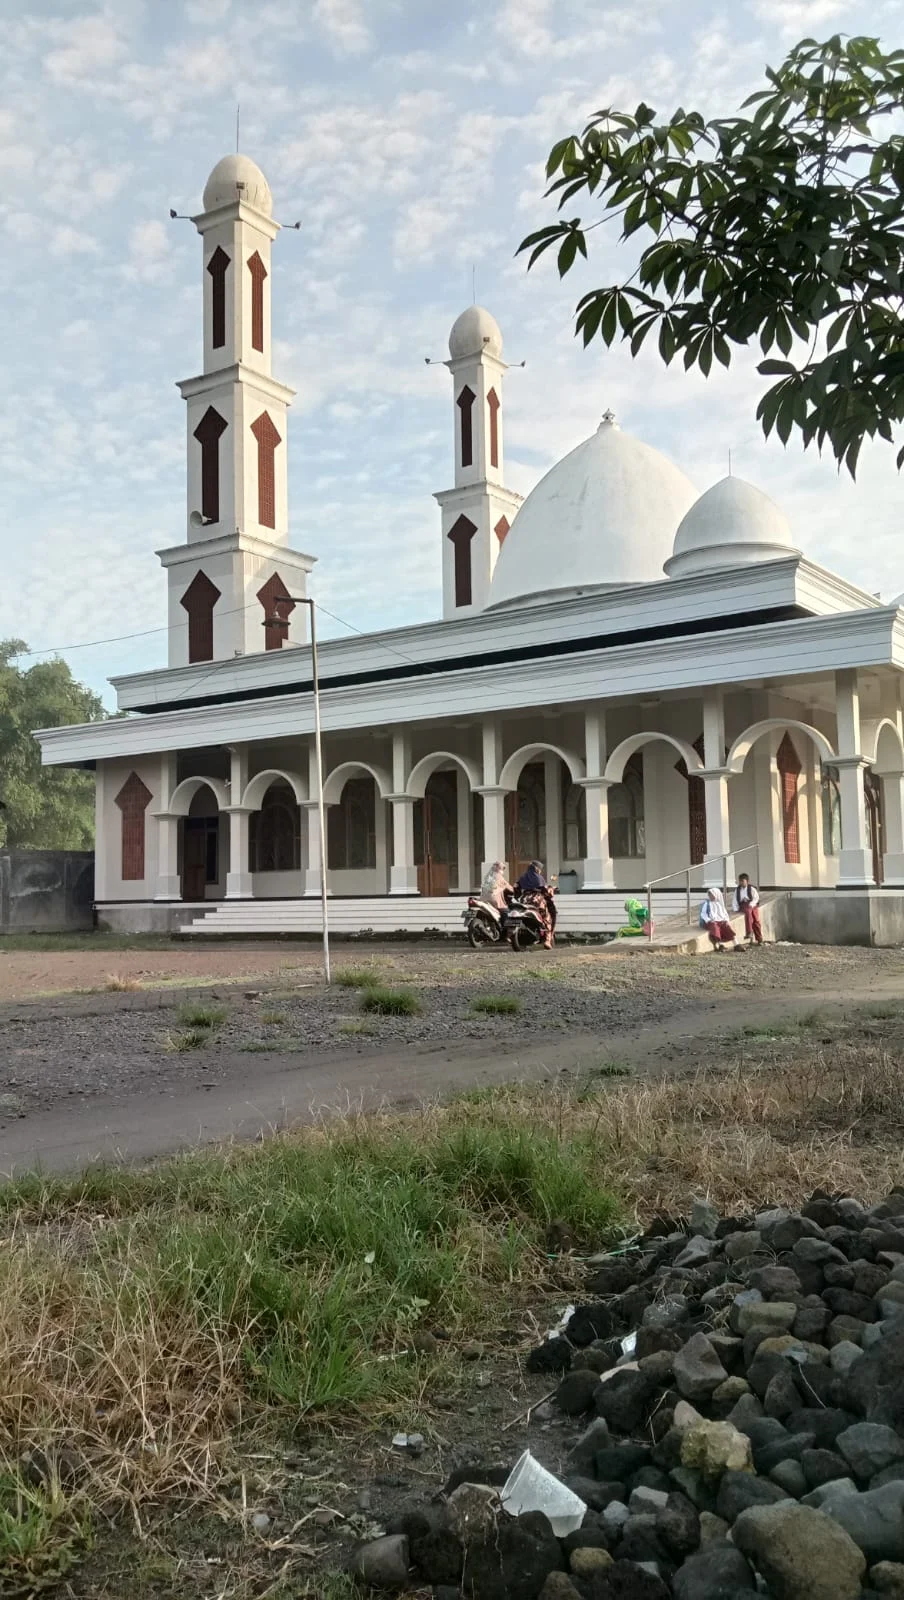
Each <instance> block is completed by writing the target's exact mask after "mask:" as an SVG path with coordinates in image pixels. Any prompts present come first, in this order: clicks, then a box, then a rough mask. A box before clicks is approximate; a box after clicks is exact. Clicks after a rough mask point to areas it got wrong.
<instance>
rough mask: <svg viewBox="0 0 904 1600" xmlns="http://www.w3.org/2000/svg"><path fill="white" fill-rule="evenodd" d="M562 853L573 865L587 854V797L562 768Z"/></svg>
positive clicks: (579, 785) (580, 786)
mask: <svg viewBox="0 0 904 1600" xmlns="http://www.w3.org/2000/svg"><path fill="white" fill-rule="evenodd" d="M562 818H563V825H564V838H563V853H564V856H565V860H566V861H568V862H571V863H574V864H575V865H576V864H577V862H579V861H583V860H584V858H585V856H586V854H587V797H586V794H585V792H584V789H583V787H582V785H581V784H579V783H574V782H573V780H572V777H571V774H570V772H568V771H567V769H566V768H565V767H563V768H562Z"/></svg>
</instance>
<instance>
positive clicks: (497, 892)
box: [480, 861, 512, 911]
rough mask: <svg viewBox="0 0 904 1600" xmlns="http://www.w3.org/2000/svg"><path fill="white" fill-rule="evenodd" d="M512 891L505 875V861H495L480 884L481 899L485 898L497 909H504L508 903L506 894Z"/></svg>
mask: <svg viewBox="0 0 904 1600" xmlns="http://www.w3.org/2000/svg"><path fill="white" fill-rule="evenodd" d="M511 893H512V886H511V884H510V883H509V881H508V878H507V877H506V875H505V862H504V861H494V862H493V865H492V866H491V868H490V870H489V872H488V873H487V875H486V877H485V878H484V880H483V883H482V884H481V886H480V898H481V900H485V901H486V903H487V905H489V906H493V907H494V909H495V910H496V911H504V910H505V908H506V906H507V904H508V901H507V900H506V895H507V894H511Z"/></svg>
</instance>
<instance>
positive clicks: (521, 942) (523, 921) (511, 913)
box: [505, 887, 556, 950]
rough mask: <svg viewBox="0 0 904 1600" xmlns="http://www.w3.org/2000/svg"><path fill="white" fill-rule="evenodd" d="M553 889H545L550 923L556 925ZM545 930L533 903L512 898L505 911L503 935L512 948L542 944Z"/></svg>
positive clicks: (520, 948) (522, 948)
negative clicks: (550, 915) (550, 916)
mask: <svg viewBox="0 0 904 1600" xmlns="http://www.w3.org/2000/svg"><path fill="white" fill-rule="evenodd" d="M554 894H555V890H554V889H553V888H551V887H550V888H549V889H548V890H547V891H546V895H547V903H548V905H549V909H550V912H551V914H552V925H553V928H555V925H556V907H555V901H554V900H553V895H554ZM545 933H546V930H545V928H544V926H543V922H542V920H541V917H540V913H539V911H538V909H537V907H536V906H535V905H531V904H530V902H529V901H525V900H513V901H512V903H511V905H510V906H509V908H508V911H507V912H506V917H505V936H506V938H507V939H508V942H509V944H510V945H511V947H512V949H513V950H529V949H530V947H531V945H533V944H542V943H543V939H544V937H545Z"/></svg>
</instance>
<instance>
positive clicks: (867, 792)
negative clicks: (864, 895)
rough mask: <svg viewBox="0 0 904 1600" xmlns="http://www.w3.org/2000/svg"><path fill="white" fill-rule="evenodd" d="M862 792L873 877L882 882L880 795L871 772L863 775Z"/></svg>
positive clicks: (877, 881) (883, 847) (882, 849)
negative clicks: (864, 801) (864, 802)
mask: <svg viewBox="0 0 904 1600" xmlns="http://www.w3.org/2000/svg"><path fill="white" fill-rule="evenodd" d="M863 794H864V799H865V800H866V826H867V831H868V833H869V846H870V850H871V851H872V857H873V877H874V879H875V881H876V884H877V885H879V884H881V882H882V854H883V851H884V849H885V842H884V839H883V829H882V795H881V792H880V789H879V782H878V779H877V778H876V777H875V774H874V773H872V772H865V773H864V775H863Z"/></svg>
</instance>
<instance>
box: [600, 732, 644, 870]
mask: <svg viewBox="0 0 904 1600" xmlns="http://www.w3.org/2000/svg"><path fill="white" fill-rule="evenodd" d="M646 848H647V847H646V836H645V832H644V794H643V756H642V755H641V753H640V751H636V752H635V754H634V755H633V756H632V757H631V759H630V761H629V762H628V765H627V766H626V767H625V773H624V777H623V778H622V781H621V783H616V784H613V786H612V788H611V789H610V790H609V853H610V855H611V856H613V857H618V858H622V857H628V858H631V859H636V858H637V857H638V856H643V855H645V854H646Z"/></svg>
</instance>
